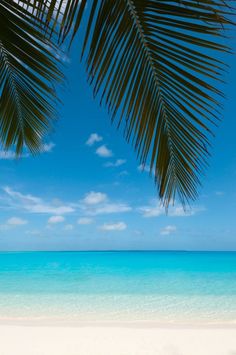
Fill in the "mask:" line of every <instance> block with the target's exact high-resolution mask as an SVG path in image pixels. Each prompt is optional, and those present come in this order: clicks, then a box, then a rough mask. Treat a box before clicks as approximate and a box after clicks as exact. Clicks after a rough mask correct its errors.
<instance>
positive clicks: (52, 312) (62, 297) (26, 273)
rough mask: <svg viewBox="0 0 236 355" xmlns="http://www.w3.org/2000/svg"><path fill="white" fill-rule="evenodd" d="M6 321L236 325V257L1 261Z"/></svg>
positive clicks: (37, 255) (1, 308)
mask: <svg viewBox="0 0 236 355" xmlns="http://www.w3.org/2000/svg"><path fill="white" fill-rule="evenodd" d="M3 319H19V320H22V319H40V320H72V321H116V320H119V321H157V322H167V323H169V322H180V323H181V322H183V323H186V322H192V321H194V322H207V323H225V322H226V323H235V324H236V253H234V252H228V253H225V252H32V253H31V252H26V253H22V252H20V253H0V320H3Z"/></svg>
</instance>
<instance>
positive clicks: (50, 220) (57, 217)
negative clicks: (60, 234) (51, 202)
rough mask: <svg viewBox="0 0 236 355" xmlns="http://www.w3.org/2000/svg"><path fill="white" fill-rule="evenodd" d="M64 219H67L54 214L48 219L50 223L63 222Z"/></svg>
mask: <svg viewBox="0 0 236 355" xmlns="http://www.w3.org/2000/svg"><path fill="white" fill-rule="evenodd" d="M64 221H65V218H64V217H63V216H52V217H50V218H49V219H48V223H49V224H56V223H62V222H64Z"/></svg>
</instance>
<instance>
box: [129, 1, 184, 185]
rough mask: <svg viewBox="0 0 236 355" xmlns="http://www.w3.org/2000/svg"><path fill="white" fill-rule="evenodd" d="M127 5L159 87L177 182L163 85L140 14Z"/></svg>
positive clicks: (131, 2)
mask: <svg viewBox="0 0 236 355" xmlns="http://www.w3.org/2000/svg"><path fill="white" fill-rule="evenodd" d="M126 3H127V5H128V8H129V12H130V14H131V17H132V19H133V21H134V23H135V26H136V27H137V30H138V34H139V37H140V40H141V43H142V44H143V47H144V52H145V55H146V58H147V60H148V63H149V65H150V66H151V70H152V72H153V77H154V80H155V84H156V86H157V90H158V92H159V95H160V101H161V108H162V113H163V116H162V117H163V118H164V122H165V130H166V134H167V137H168V148H169V153H170V164H171V163H172V164H173V165H172V166H173V180H174V181H176V180H177V173H176V164H175V153H174V148H173V145H172V139H171V133H170V127H169V120H168V117H167V115H168V114H167V111H168V110H167V108H166V102H165V99H164V97H163V94H162V90H161V85H160V81H159V78H158V73H157V70H156V68H155V64H154V60H153V58H152V54H151V51H150V49H149V46H148V41H147V39H146V36H145V33H144V30H143V28H142V24H141V22H140V20H139V17H138V12H137V11H136V10H135V5H134V3H133V1H132V0H126ZM150 170H152V166H151V167H150Z"/></svg>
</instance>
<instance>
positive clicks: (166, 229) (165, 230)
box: [160, 226, 177, 235]
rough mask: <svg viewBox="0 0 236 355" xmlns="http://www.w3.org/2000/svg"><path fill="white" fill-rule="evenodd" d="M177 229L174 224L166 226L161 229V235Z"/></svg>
mask: <svg viewBox="0 0 236 355" xmlns="http://www.w3.org/2000/svg"><path fill="white" fill-rule="evenodd" d="M176 231H177V228H176V226H166V227H164V228H162V229H161V232H160V233H161V235H169V234H172V233H174V232H176Z"/></svg>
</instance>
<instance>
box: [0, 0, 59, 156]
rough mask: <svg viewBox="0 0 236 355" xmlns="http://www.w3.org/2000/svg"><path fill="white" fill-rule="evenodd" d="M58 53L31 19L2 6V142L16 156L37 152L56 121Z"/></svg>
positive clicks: (9, 4)
mask: <svg viewBox="0 0 236 355" xmlns="http://www.w3.org/2000/svg"><path fill="white" fill-rule="evenodd" d="M56 51H57V49H56V47H55V46H54V45H52V43H51V42H49V41H48V40H46V39H45V36H44V34H43V33H42V32H41V30H40V28H39V24H38V21H37V19H36V17H35V18H34V16H33V14H30V16H29V13H28V14H26V13H24V12H22V7H20V6H18V5H17V4H16V3H15V2H14V1H6V0H1V2H0V142H1V144H2V146H3V147H4V148H5V149H8V148H10V147H11V146H13V147H14V148H15V150H16V153H17V154H20V153H21V152H22V149H23V148H24V146H25V145H26V146H27V147H28V148H29V149H30V150H31V151H32V152H37V151H39V150H40V148H41V143H42V137H43V136H44V134H45V133H47V132H48V130H49V128H50V127H51V126H52V120H53V119H54V118H55V117H56V111H55V103H56V101H57V98H56V94H55V89H54V85H55V84H56V83H57V82H60V81H61V80H62V78H63V77H62V74H61V72H60V70H59V69H58V64H59V59H56V55H58V52H56Z"/></svg>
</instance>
